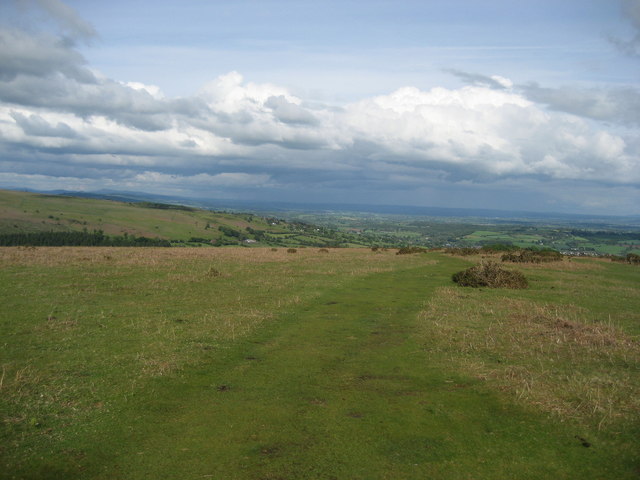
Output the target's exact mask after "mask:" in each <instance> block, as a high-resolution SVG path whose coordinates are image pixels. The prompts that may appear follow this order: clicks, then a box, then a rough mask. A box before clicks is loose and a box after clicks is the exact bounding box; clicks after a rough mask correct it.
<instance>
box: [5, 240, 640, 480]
mask: <svg viewBox="0 0 640 480" xmlns="http://www.w3.org/2000/svg"><path fill="white" fill-rule="evenodd" d="M471 260H472V261H473V260H474V259H471ZM0 264H1V266H2V269H1V270H0V282H1V284H2V285H3V296H2V297H1V300H0V302H1V303H0V313H1V314H2V316H1V317H0V318H1V321H0V338H2V339H3V341H2V342H1V343H0V366H1V367H2V381H1V382H0V385H1V386H0V393H1V395H0V413H1V415H2V423H1V424H0V425H1V426H0V428H1V429H2V430H0V432H1V434H0V435H1V436H0V478H7V479H9V478H74V479H113V478H118V479H156V478H185V479H198V478H225V479H226V478H229V479H294V478H295V479H305V478H308V479H323V478H325V479H331V478H348V479H371V478H389V479H396V478H407V479H409V478H415V479H423V478H439V479H459V478H483V479H485V478H488V479H491V478H495V479H502V478H516V479H526V478H531V479H540V478H620V479H625V478H637V476H638V472H639V470H638V468H639V467H640V455H639V454H638V452H639V451H640V449H639V448H638V447H639V442H638V440H637V439H638V433H640V428H638V427H639V426H640V425H639V423H638V420H639V414H638V407H639V405H638V403H637V398H639V395H638V394H639V393H640V353H639V352H638V335H639V334H640V314H639V313H638V312H640V295H638V285H640V282H639V281H638V280H640V278H639V277H640V273H639V272H640V270H638V268H637V267H634V266H630V265H623V264H614V263H610V262H604V261H594V260H584V261H575V260H574V261H571V262H569V261H565V262H561V263H559V264H549V265H542V266H541V265H536V266H523V267H522V268H521V267H520V266H518V269H521V270H522V271H523V272H524V273H525V275H526V276H527V278H528V279H529V281H530V284H531V287H530V288H529V289H527V290H517V291H512V290H501V289H466V288H461V287H455V286H454V284H453V283H452V282H451V279H450V278H451V274H452V273H454V272H456V271H459V270H462V269H463V268H466V267H467V266H469V265H470V264H471V261H469V259H464V260H463V259H459V258H452V257H448V256H445V255H440V254H418V255H399V256H398V255H395V251H389V252H371V251H370V250H364V249H355V250H346V249H331V250H330V251H329V253H321V252H319V251H318V249H317V248H306V249H298V252H297V253H296V254H295V255H292V254H287V253H286V249H278V251H276V252H273V251H271V250H270V249H259V248H256V249H242V248H225V249H186V248H185V249H142V250H136V249H124V248H123V249H115V248H93V249H91V248H61V249H54V248H38V249H17V248H4V249H0ZM565 324H566V325H565ZM585 442H587V443H588V444H589V447H585V446H584V445H583V443H585Z"/></svg>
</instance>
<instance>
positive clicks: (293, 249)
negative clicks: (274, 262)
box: [287, 248, 298, 253]
mask: <svg viewBox="0 0 640 480" xmlns="http://www.w3.org/2000/svg"><path fill="white" fill-rule="evenodd" d="M297 251H298V250H297V249H295V248H287V253H296V252H297Z"/></svg>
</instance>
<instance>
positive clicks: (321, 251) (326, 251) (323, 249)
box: [318, 248, 329, 253]
mask: <svg viewBox="0 0 640 480" xmlns="http://www.w3.org/2000/svg"><path fill="white" fill-rule="evenodd" d="M318 252H320V253H329V250H327V249H326V248H321V249H320V250H318Z"/></svg>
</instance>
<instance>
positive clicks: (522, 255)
mask: <svg viewBox="0 0 640 480" xmlns="http://www.w3.org/2000/svg"><path fill="white" fill-rule="evenodd" d="M560 260H562V254H561V253H560V252H557V251H555V250H521V251H520V252H518V253H505V254H504V255H502V261H503V262H513V263H543V262H558V261H560Z"/></svg>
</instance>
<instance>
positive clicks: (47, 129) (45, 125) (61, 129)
mask: <svg viewBox="0 0 640 480" xmlns="http://www.w3.org/2000/svg"><path fill="white" fill-rule="evenodd" d="M10 115H11V117H12V118H13V119H14V120H15V121H16V123H17V124H18V125H19V126H20V128H22V130H23V131H24V133H25V134H27V135H32V136H36V137H61V138H74V137H75V136H76V132H75V131H73V129H71V127H69V125H67V124H66V123H64V122H57V124H56V125H51V124H50V123H49V122H47V121H46V120H45V119H44V118H42V117H41V116H40V115H36V114H31V115H29V116H28V117H27V116H26V115H23V114H21V113H19V112H12V113H11V114H10Z"/></svg>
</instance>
